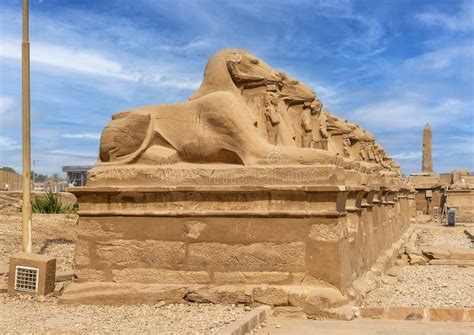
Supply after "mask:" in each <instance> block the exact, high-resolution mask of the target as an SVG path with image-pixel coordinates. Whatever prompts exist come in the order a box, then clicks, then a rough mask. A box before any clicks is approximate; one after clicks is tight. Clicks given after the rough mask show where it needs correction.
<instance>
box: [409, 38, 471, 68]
mask: <svg viewBox="0 0 474 335" xmlns="http://www.w3.org/2000/svg"><path fill="white" fill-rule="evenodd" d="M473 55H474V46H473V45H472V44H471V43H470V44H468V45H458V46H454V47H447V48H441V49H437V50H434V51H431V52H426V53H424V54H422V55H420V56H418V57H414V58H410V59H408V60H407V61H406V63H405V65H407V66H408V67H409V68H411V69H413V70H415V71H419V70H445V69H447V68H450V67H458V66H459V63H460V62H461V61H463V60H465V61H466V62H467V63H468V64H469V63H471V62H472V57H473ZM460 69H461V70H462V71H464V69H462V68H460Z"/></svg>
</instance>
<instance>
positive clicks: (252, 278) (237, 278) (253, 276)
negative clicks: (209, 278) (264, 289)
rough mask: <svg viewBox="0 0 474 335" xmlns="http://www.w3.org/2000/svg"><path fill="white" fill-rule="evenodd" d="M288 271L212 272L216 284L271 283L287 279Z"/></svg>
mask: <svg viewBox="0 0 474 335" xmlns="http://www.w3.org/2000/svg"><path fill="white" fill-rule="evenodd" d="M289 276H290V274H289V273H288V272H267V271H262V272H257V271H255V272H214V276H213V278H214V282H215V283H216V284H236V283H247V284H273V283H282V282H286V281H288V280H289Z"/></svg>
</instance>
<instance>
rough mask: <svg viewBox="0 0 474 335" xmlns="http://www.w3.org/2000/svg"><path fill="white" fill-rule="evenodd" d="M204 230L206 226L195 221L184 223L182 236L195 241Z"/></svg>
mask: <svg viewBox="0 0 474 335" xmlns="http://www.w3.org/2000/svg"><path fill="white" fill-rule="evenodd" d="M205 228H206V224H205V223H204V222H201V221H197V220H189V221H186V222H185V223H184V235H185V237H189V238H191V239H196V238H198V237H199V235H201V232H202V231H203V230H204V229H205Z"/></svg>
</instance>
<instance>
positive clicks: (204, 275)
mask: <svg viewBox="0 0 474 335" xmlns="http://www.w3.org/2000/svg"><path fill="white" fill-rule="evenodd" d="M112 278H113V281H114V282H117V283H150V284H151V283H161V284H184V283H187V284H206V283H210V281H211V279H210V276H209V273H208V272H206V271H176V270H166V269H144V268H129V269H121V270H112Z"/></svg>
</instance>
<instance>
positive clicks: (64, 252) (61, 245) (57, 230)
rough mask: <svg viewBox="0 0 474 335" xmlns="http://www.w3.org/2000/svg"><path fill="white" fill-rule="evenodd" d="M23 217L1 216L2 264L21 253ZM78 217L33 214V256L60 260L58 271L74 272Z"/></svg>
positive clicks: (13, 215) (0, 260)
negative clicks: (46, 256) (45, 256)
mask: <svg viewBox="0 0 474 335" xmlns="http://www.w3.org/2000/svg"><path fill="white" fill-rule="evenodd" d="M21 220H22V219H21V213H13V214H0V264H6V263H8V258H9V257H10V256H11V255H12V254H14V253H16V252H19V251H21ZM76 225H77V215H75V214H54V215H49V214H33V218H32V226H33V233H32V235H33V252H35V253H38V254H44V255H50V256H53V257H56V266H57V271H66V270H71V269H72V268H73V257H74V244H75V240H76V229H75V227H76Z"/></svg>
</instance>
